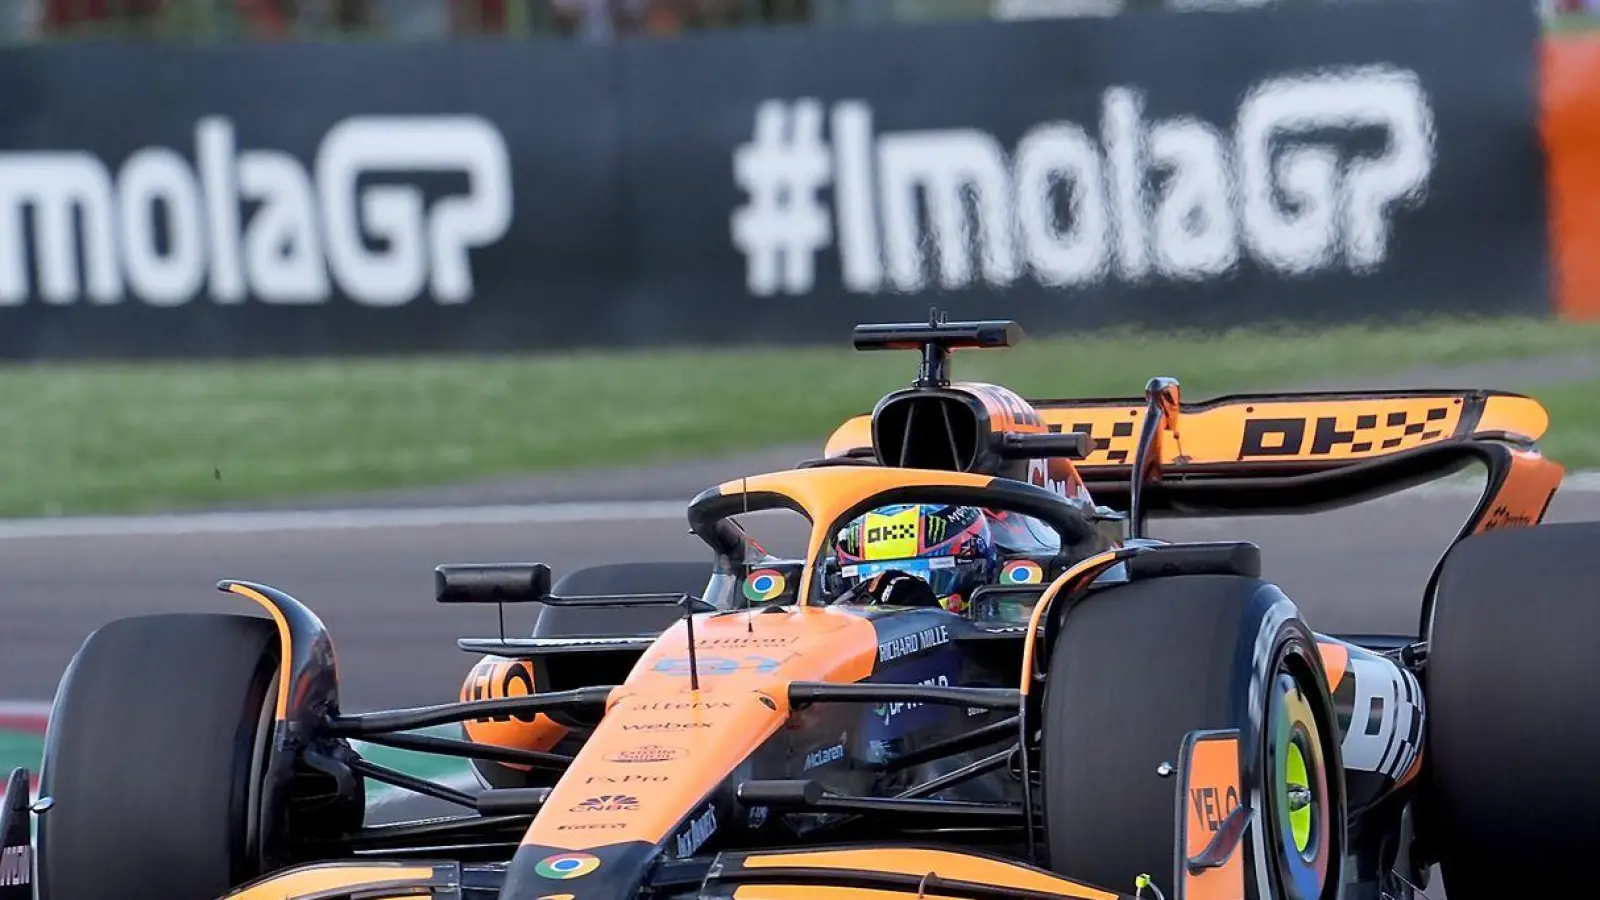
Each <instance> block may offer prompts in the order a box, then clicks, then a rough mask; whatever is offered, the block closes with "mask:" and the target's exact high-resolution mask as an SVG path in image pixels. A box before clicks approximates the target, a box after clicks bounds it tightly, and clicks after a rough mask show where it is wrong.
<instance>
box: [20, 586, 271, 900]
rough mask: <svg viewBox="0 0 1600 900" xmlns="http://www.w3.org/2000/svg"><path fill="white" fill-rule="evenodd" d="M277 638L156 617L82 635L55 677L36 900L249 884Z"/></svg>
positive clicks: (189, 618) (198, 892) (190, 618)
mask: <svg viewBox="0 0 1600 900" xmlns="http://www.w3.org/2000/svg"><path fill="white" fill-rule="evenodd" d="M277 644H278V635H277V630H276V628H275V626H274V625H273V623H272V622H271V621H269V620H266V619H258V618H252V617H249V616H237V615H187V614H185V615H155V616H141V617H137V618H130V619H119V620H117V621H114V622H112V623H110V624H109V625H106V626H105V627H103V628H101V629H99V630H98V631H96V632H94V633H93V634H91V635H90V636H89V638H88V640H86V641H85V642H84V644H83V646H82V647H81V648H79V650H78V652H77V654H76V655H75V656H74V657H73V659H72V662H71V663H70V664H69V665H68V667H67V670H66V672H65V673H64V674H63V676H62V679H61V684H60V686H59V687H58V689H57V692H56V700H55V705H54V707H53V708H52V710H51V713H50V725H49V730H48V732H47V734H46V737H45V752H44V764H43V768H42V770H41V772H40V786H39V793H40V796H42V797H48V798H50V799H51V800H52V801H53V802H54V803H53V805H52V806H51V807H50V809H49V810H48V811H47V812H46V813H45V814H44V815H43V816H41V817H40V818H39V829H38V851H39V863H38V867H39V900H99V898H102V897H105V896H108V895H116V896H119V897H129V898H132V900H146V898H148V900H216V898H217V897H220V896H222V895H224V894H226V893H227V892H228V891H229V890H230V889H231V888H233V887H234V886H236V885H238V884H240V883H242V882H243V881H246V880H248V879H250V878H253V877H256V876H257V875H258V874H260V873H259V872H258V871H257V865H258V863H257V860H258V859H259V857H258V847H257V843H258V841H259V835H258V834H257V833H256V828H255V826H254V824H253V823H255V822H257V821H259V816H258V815H257V803H258V800H259V797H258V791H259V786H260V783H261V773H262V769H263V766H264V764H265V758H266V751H267V747H268V738H269V737H270V732H271V727H272V716H271V710H272V707H273V705H274V704H275V702H276V700H275V698H276V696H277V691H276V677H275V676H276V674H277V672H278V657H279V651H278V646H277Z"/></svg>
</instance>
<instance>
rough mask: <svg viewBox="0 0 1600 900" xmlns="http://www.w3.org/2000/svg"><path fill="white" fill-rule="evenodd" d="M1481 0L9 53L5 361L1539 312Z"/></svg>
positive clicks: (1527, 216)
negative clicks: (950, 327)
mask: <svg viewBox="0 0 1600 900" xmlns="http://www.w3.org/2000/svg"><path fill="white" fill-rule="evenodd" d="M1469 9H1470V11H1469ZM1469 9H1463V7H1462V6H1460V5H1458V4H1447V3H1431V2H1415V3H1414V2H1397V3H1385V4H1350V5H1342V4H1335V5H1332V6H1328V7H1313V8H1300V9H1293V10H1278V11H1251V12H1233V13H1187V14H1171V15H1167V14H1142V13H1141V14H1129V15H1125V16H1121V17H1116V18H1111V19H1093V20H1055V21H1049V20H1046V21H1032V22H1026V23H952V24H940V25H922V26H900V27H881V28H878V27H875V28H850V29H845V28H837V29H817V30H799V29H796V30H785V31H767V32H722V33H717V34H711V35H705V36H698V37H691V38H685V39H680V40H675V41H667V42H646V41H637V42H625V43H622V44H618V45H613V46H609V47H606V46H595V45H587V44H567V43H554V42H538V43H500V42H493V43H490V42H485V43H459V44H433V45H426V44H420V45H419V44H412V45H370V44H369V45H362V44H352V45H301V46H271V47H233V48H216V49H182V50H180V49H173V48H152V47H139V46H74V47H54V48H32V49H25V50H18V51H8V52H6V53H5V54H0V83H5V84H6V85H7V86H8V87H10V88H12V89H13V90H11V91H8V93H9V94H10V95H11V97H12V98H14V99H11V100H9V101H8V103H7V104H6V105H4V106H0V148H3V152H0V324H3V325H4V327H3V328H0V356H5V357H9V358H44V357H73V356H80V357H81V356H100V357H151V356H186V355H205V356H216V355H252V356H253V355H268V354H283V355H294V354H304V353H356V352H400V351H490V352H494V351H507V350H523V349H537V350H545V349H558V348H566V347H580V346H605V345H635V346H637V345H648V344H655V343H724V342H735V341H763V342H773V343H783V342H826V343H836V342H837V341H838V340H840V339H841V335H843V334H846V333H847V330H848V327H849V325H850V324H852V323H854V322H857V321H861V320H864V319H882V318H896V317H903V316H909V317H921V316H923V315H925V314H926V310H927V307H928V306H929V305H931V304H934V303H937V304H939V305H941V306H944V307H946V308H948V309H950V310H951V312H952V314H953V315H955V316H968V315H978V316H1008V317H1012V318H1016V319H1018V320H1019V321H1021V322H1023V324H1024V325H1026V326H1029V327H1031V328H1035V329H1038V330H1057V329H1070V328H1081V327H1092V326H1099V325H1107V324H1114V323H1131V322H1165V323H1176V324H1185V325H1229V324H1237V323H1241V322H1251V321H1262V320H1269V319H1279V320H1298V321H1306V320H1314V321H1332V320H1341V319H1349V318H1355V317H1363V318H1393V317H1396V316H1400V315H1403V314H1407V313H1412V312H1419V311H1441V310H1442V311H1460V312H1464V313H1465V312H1484V311H1490V312H1528V313H1535V314H1544V313H1547V312H1548V309H1549V302H1548V291H1547V288H1546V284H1545V280H1546V272H1545V269H1546V260H1547V248H1546V240H1547V239H1546V235H1545V229H1546V226H1545V221H1546V220H1545V207H1544V197H1543V169H1542V157H1541V154H1540V148H1539V142H1538V130H1537V117H1536V110H1537V77H1538V69H1537V64H1536V62H1537V56H1536V53H1537V47H1538V41H1539V34H1538V28H1539V26H1538V21H1537V18H1536V16H1535V14H1534V12H1533V10H1532V8H1531V6H1529V5H1528V4H1521V3H1506V4H1500V3H1485V4H1471V6H1470V8H1469Z"/></svg>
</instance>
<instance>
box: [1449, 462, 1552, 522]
mask: <svg viewBox="0 0 1600 900" xmlns="http://www.w3.org/2000/svg"><path fill="white" fill-rule="evenodd" d="M1565 474H1566V469H1565V468H1564V467H1563V466H1561V464H1559V463H1557V462H1555V461H1554V460H1551V459H1548V458H1546V457H1544V456H1542V455H1541V454H1539V453H1536V452H1532V451H1528V450H1514V451H1512V453H1511V468H1510V469H1509V470H1508V471H1507V472H1506V475H1505V478H1504V479H1503V480H1502V481H1501V482H1500V484H1499V486H1498V487H1497V488H1495V489H1494V493H1493V494H1492V495H1491V496H1489V497H1488V499H1487V500H1486V502H1485V503H1484V504H1483V506H1482V507H1481V509H1480V512H1479V515H1478V516H1477V518H1476V519H1474V520H1473V522H1472V524H1471V525H1470V526H1469V527H1470V531H1471V533H1472V534H1481V533H1482V532H1485V531H1493V530H1495V529H1498V528H1522V527H1527V526H1529V525H1537V524H1538V523H1539V522H1540V521H1541V520H1543V519H1544V514H1545V511H1546V510H1547V509H1548V508H1549V506H1550V500H1551V498H1553V497H1554V496H1555V494H1556V489H1557V488H1559V487H1560V486H1561V479H1562V477H1563V476H1564V475H1565Z"/></svg>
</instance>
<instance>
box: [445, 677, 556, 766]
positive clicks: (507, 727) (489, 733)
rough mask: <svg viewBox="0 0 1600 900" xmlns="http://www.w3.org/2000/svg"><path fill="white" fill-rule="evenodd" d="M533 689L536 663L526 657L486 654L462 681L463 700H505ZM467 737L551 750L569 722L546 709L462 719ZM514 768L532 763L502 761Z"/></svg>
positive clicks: (526, 748)
mask: <svg viewBox="0 0 1600 900" xmlns="http://www.w3.org/2000/svg"><path fill="white" fill-rule="evenodd" d="M533 693H534V683H533V666H532V665H531V664H530V663H529V662H528V661H527V660H524V659H506V658H504V657H500V656H485V657H484V658H483V659H482V660H481V661H479V663H478V664H477V665H476V666H473V667H472V671H471V672H470V673H468V675H467V679H466V681H465V682H463V683H462V685H461V701H462V702H463V703H465V702H468V701H472V700H503V699H507V698H510V697H526V696H529V695H531V694H533ZM461 724H462V727H463V728H464V729H466V736H467V740H469V741H477V742H479V743H484V744H493V745H496V746H500V747H517V748H520V749H523V750H539V751H548V750H550V749H551V748H552V747H554V746H555V745H556V744H557V743H559V742H560V741H561V739H562V738H563V737H565V736H566V735H567V733H568V730H569V729H567V727H566V726H564V725H562V724H560V723H558V722H556V721H554V720H553V719H551V718H550V717H549V716H547V715H544V714H543V713H518V714H514V715H506V716H500V717H498V718H494V719H471V720H468V721H466V722H463V723H461ZM499 765H503V766H506V767H507V768H511V769H522V770H527V769H529V768H530V767H529V766H525V765H518V764H516V763H499Z"/></svg>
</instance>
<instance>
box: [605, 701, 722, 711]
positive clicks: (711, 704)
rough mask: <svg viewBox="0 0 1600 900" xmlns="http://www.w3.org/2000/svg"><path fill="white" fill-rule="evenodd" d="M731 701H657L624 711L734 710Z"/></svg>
mask: <svg viewBox="0 0 1600 900" xmlns="http://www.w3.org/2000/svg"><path fill="white" fill-rule="evenodd" d="M732 708H733V702H732V701H731V700H683V701H678V700H655V701H652V702H650V703H635V704H632V705H631V706H625V707H623V709H628V710H633V711H635V712H682V711H684V710H688V709H732Z"/></svg>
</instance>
